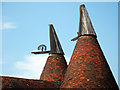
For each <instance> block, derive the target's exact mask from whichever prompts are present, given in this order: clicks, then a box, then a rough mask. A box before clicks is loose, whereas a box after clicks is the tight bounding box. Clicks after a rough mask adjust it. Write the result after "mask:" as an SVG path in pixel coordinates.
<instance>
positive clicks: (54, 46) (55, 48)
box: [31, 24, 64, 55]
mask: <svg viewBox="0 0 120 90" xmlns="http://www.w3.org/2000/svg"><path fill="white" fill-rule="evenodd" d="M49 31H50V50H49V51H46V46H45V45H44V44H42V45H40V46H39V47H38V51H35V52H31V53H33V54H44V53H49V54H60V55H64V52H63V50H62V47H61V44H60V42H59V40H58V37H57V34H56V32H55V29H54V27H53V25H52V24H49ZM40 49H41V50H40Z"/></svg>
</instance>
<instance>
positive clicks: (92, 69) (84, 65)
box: [61, 36, 117, 90]
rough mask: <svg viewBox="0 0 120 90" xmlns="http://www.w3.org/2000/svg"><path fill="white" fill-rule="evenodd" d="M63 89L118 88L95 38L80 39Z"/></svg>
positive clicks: (85, 37) (83, 37) (62, 86)
mask: <svg viewBox="0 0 120 90" xmlns="http://www.w3.org/2000/svg"><path fill="white" fill-rule="evenodd" d="M61 88H117V84H116V82H115V80H114V77H113V75H112V73H111V71H110V68H109V66H108V64H107V62H106V59H105V57H104V55H103V53H102V50H101V48H100V46H99V44H98V41H97V39H96V38H95V37H93V36H82V37H80V38H79V39H78V41H77V43H76V46H75V49H74V52H73V54H72V57H71V60H70V63H69V66H68V68H67V71H66V74H65V78H64V81H63V83H62V85H61ZM114 90H116V89H114Z"/></svg>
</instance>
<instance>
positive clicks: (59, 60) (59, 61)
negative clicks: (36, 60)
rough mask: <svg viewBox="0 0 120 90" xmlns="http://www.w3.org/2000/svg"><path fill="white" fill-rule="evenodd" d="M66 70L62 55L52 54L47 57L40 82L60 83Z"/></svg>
mask: <svg viewBox="0 0 120 90" xmlns="http://www.w3.org/2000/svg"><path fill="white" fill-rule="evenodd" d="M66 69H67V63H66V60H65V58H64V56H63V55H59V54H52V55H50V56H49V57H48V59H47V62H46V64H45V67H44V69H43V72H42V74H41V77H40V80H44V81H55V82H62V81H63V78H64V74H65V72H66Z"/></svg>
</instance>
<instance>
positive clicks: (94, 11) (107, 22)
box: [0, 2, 118, 82]
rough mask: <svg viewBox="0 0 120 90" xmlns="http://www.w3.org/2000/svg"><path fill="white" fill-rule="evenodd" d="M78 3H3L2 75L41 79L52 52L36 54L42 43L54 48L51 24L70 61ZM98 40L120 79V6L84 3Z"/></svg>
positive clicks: (114, 73) (77, 18) (115, 74)
mask: <svg viewBox="0 0 120 90" xmlns="http://www.w3.org/2000/svg"><path fill="white" fill-rule="evenodd" d="M80 4H83V2H82V3H81V2H76V3H73V2H71V3H68V2H67V3H65V2H63V3H60V2H58V3H53V2H51V3H42V2H39V3H38V2H34V3H33V2H26V3H25V2H23V3H20V2H19V3H13V2H9V3H5V2H4V3H2V63H0V64H2V75H4V76H13V77H21V78H29V79H39V78H40V74H41V72H42V70H43V67H44V64H45V62H46V60H47V57H48V54H45V55H32V54H31V51H34V50H37V47H38V46H39V45H40V44H45V45H46V46H47V50H50V45H49V44H50V41H49V26H48V25H49V24H53V26H54V28H55V30H56V33H57V35H58V38H59V40H60V43H61V45H62V48H63V50H64V53H65V58H66V60H67V63H68V64H69V61H70V58H71V55H72V52H73V49H74V47H75V44H76V41H74V42H72V41H70V40H71V39H73V38H74V37H76V36H77V32H78V24H79V6H80ZM84 4H85V6H86V9H87V11H88V14H89V16H90V19H91V21H92V24H93V27H94V29H95V32H96V34H97V39H98V41H99V44H100V46H101V48H102V50H103V53H104V55H105V57H106V60H107V62H108V64H109V66H110V68H111V70H112V73H113V75H114V77H115V79H116V81H117V82H118V51H117V50H118V21H117V20H118V6H117V2H116V3H115V2H111V3H108V2H107V3H105V2H103V3H100V2H99V3H92V2H88V3H84Z"/></svg>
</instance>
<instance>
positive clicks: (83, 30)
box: [72, 4, 96, 41]
mask: <svg viewBox="0 0 120 90" xmlns="http://www.w3.org/2000/svg"><path fill="white" fill-rule="evenodd" d="M80 36H95V37H96V33H95V31H94V28H93V26H92V23H91V21H90V18H89V15H88V12H87V10H86V8H85V5H84V4H81V5H80V20H79V32H78V36H77V37H75V38H74V39H72V41H74V40H77V39H78V38H79V37H80Z"/></svg>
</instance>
